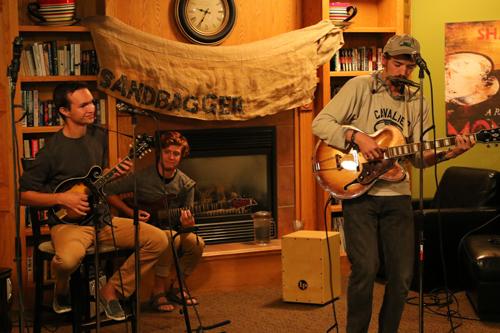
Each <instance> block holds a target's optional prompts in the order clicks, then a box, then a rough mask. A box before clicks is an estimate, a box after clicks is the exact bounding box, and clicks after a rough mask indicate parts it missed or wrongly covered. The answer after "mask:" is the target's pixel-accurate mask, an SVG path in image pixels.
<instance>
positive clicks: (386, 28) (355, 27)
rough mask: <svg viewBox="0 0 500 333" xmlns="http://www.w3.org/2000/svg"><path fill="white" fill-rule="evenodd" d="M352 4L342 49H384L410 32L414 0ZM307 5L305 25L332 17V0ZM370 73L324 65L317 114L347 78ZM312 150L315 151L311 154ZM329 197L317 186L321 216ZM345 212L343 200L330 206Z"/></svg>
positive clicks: (336, 213)
mask: <svg viewBox="0 0 500 333" xmlns="http://www.w3.org/2000/svg"><path fill="white" fill-rule="evenodd" d="M332 2H333V1H332ZM350 3H351V4H352V5H353V6H355V7H356V8H357V14H356V16H355V17H354V18H353V19H351V21H350V23H349V24H346V25H345V26H343V36H344V42H345V44H344V46H343V47H342V49H356V48H362V47H365V48H368V47H374V48H380V49H382V48H383V46H384V45H385V43H386V42H387V40H388V39H389V38H390V37H391V36H393V35H394V34H402V33H410V30H411V29H410V27H411V21H410V10H411V0H352V1H350ZM303 7H304V13H303V18H304V26H307V25H311V24H314V23H316V22H318V21H319V20H328V19H329V9H330V1H329V0H321V1H317V2H313V3H311V2H309V1H303ZM369 73H371V72H370V71H365V70H351V71H335V69H334V68H331V66H330V64H329V63H328V64H325V65H323V67H322V68H320V69H319V70H318V77H319V84H318V90H317V92H316V98H315V102H314V108H313V113H314V115H316V114H317V113H319V112H320V111H321V110H322V109H323V107H324V106H325V105H326V104H327V103H328V102H329V101H330V99H331V97H332V96H333V94H334V93H335V91H336V90H337V89H340V87H341V86H342V85H343V84H344V83H345V82H346V81H348V80H349V79H351V78H353V77H355V76H359V75H366V74H369ZM308 121H309V120H308ZM311 121H312V120H311ZM315 139H316V138H315ZM312 153H313V152H312V151H311V155H310V156H312ZM328 196H329V194H328V193H327V192H326V191H324V190H323V189H322V188H320V186H317V193H316V197H317V198H322V199H323V201H321V200H318V203H317V207H316V210H317V214H318V215H317V216H322V214H323V213H322V209H323V207H324V205H325V203H326V202H327V200H328ZM341 211H342V206H341V203H336V204H335V205H332V207H331V208H330V213H333V214H331V215H332V216H334V217H338V216H339V215H340V214H341Z"/></svg>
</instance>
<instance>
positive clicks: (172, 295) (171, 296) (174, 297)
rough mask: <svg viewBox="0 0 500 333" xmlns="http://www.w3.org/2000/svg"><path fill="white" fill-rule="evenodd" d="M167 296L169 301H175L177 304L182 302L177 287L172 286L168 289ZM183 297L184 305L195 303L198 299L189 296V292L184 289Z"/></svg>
mask: <svg viewBox="0 0 500 333" xmlns="http://www.w3.org/2000/svg"><path fill="white" fill-rule="evenodd" d="M167 298H168V300H169V301H172V302H174V303H177V304H179V305H183V302H182V297H181V293H180V290H179V288H172V289H170V291H169V292H168V293H167ZM184 299H185V300H186V305H187V306H191V305H197V304H198V301H197V300H196V298H194V297H189V294H188V293H187V291H186V290H184Z"/></svg>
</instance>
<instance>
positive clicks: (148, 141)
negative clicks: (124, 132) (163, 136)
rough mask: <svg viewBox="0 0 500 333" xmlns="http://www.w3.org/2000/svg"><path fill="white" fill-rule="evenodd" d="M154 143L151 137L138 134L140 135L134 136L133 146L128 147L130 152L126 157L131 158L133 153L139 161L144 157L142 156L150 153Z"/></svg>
mask: <svg viewBox="0 0 500 333" xmlns="http://www.w3.org/2000/svg"><path fill="white" fill-rule="evenodd" d="M154 141H155V140H154V138H153V137H152V136H151V135H147V134H140V135H138V136H136V138H135V140H134V146H132V145H130V146H131V148H130V151H129V153H128V157H129V158H133V157H134V153H135V156H136V157H137V158H139V159H140V158H142V157H144V155H146V154H147V153H149V152H151V148H153V147H154ZM134 147H135V149H134Z"/></svg>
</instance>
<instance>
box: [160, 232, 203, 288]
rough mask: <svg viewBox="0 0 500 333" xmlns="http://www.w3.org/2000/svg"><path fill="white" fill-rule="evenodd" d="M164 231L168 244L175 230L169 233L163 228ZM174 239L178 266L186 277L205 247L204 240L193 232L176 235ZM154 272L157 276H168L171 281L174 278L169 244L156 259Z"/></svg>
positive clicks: (194, 266) (198, 260)
mask: <svg viewBox="0 0 500 333" xmlns="http://www.w3.org/2000/svg"><path fill="white" fill-rule="evenodd" d="M164 232H165V234H166V235H167V237H168V240H169V244H170V242H171V239H172V238H171V237H174V236H175V235H176V234H177V232H175V231H172V233H170V230H165V231H164ZM174 240H175V243H174V245H175V249H176V251H177V254H178V256H179V268H180V269H181V272H182V274H183V276H184V278H186V277H188V276H189V275H190V274H191V273H192V272H193V270H194V269H195V268H196V266H197V265H198V263H199V262H200V260H201V256H202V254H203V249H204V248H205V242H204V241H203V238H201V237H199V236H198V235H196V234H194V233H185V234H184V233H183V234H180V235H178V236H176V237H175V238H174ZM155 272H156V275H157V276H159V277H164V278H169V279H170V280H171V283H173V282H174V281H175V280H176V278H177V276H176V272H175V265H174V261H173V254H172V249H171V247H170V245H169V247H168V248H167V250H166V251H165V252H164V253H163V254H162V255H161V257H160V259H159V260H158V264H157V266H156V271H155Z"/></svg>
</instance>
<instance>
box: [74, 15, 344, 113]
mask: <svg viewBox="0 0 500 333" xmlns="http://www.w3.org/2000/svg"><path fill="white" fill-rule="evenodd" d="M83 24H84V25H85V26H87V27H89V28H90V31H91V34H92V38H93V40H94V44H95V47H96V51H97V56H98V59H99V66H100V72H99V78H98V87H99V89H100V90H102V91H103V92H105V93H106V94H109V95H111V96H114V97H116V98H118V99H120V100H123V101H125V102H127V103H130V104H132V105H134V106H136V107H139V108H143V109H147V110H152V111H156V112H159V113H162V114H165V115H171V116H178V117H188V118H196V119H203V120H246V119H250V118H254V117H257V116H265V115H270V114H275V113H277V112H280V111H284V110H289V109H292V108H295V107H299V106H301V105H304V104H307V103H309V102H311V101H312V98H313V94H314V90H315V88H316V84H317V76H316V68H317V67H318V66H320V65H322V64H324V63H326V62H327V61H329V60H330V58H331V57H332V56H333V54H334V53H335V52H336V51H337V50H338V49H339V48H340V47H341V46H342V45H343V43H344V40H343V36H342V32H341V30H340V29H338V28H336V27H335V26H333V24H331V23H330V22H329V21H322V22H319V23H318V24H316V25H313V26H310V27H307V28H304V29H300V30H295V31H291V32H288V33H284V34H281V35H278V36H275V37H272V38H268V39H265V40H261V41H257V42H252V43H247V44H243V45H238V46H200V45H191V44H186V43H181V42H177V41H170V40H165V39H162V38H159V37H157V36H154V35H151V34H148V33H144V32H142V31H139V30H137V29H135V28H132V27H130V26H128V25H126V24H124V23H123V22H121V21H119V20H118V19H116V18H113V17H105V16H96V17H91V18H87V19H85V21H84V22H83Z"/></svg>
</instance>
